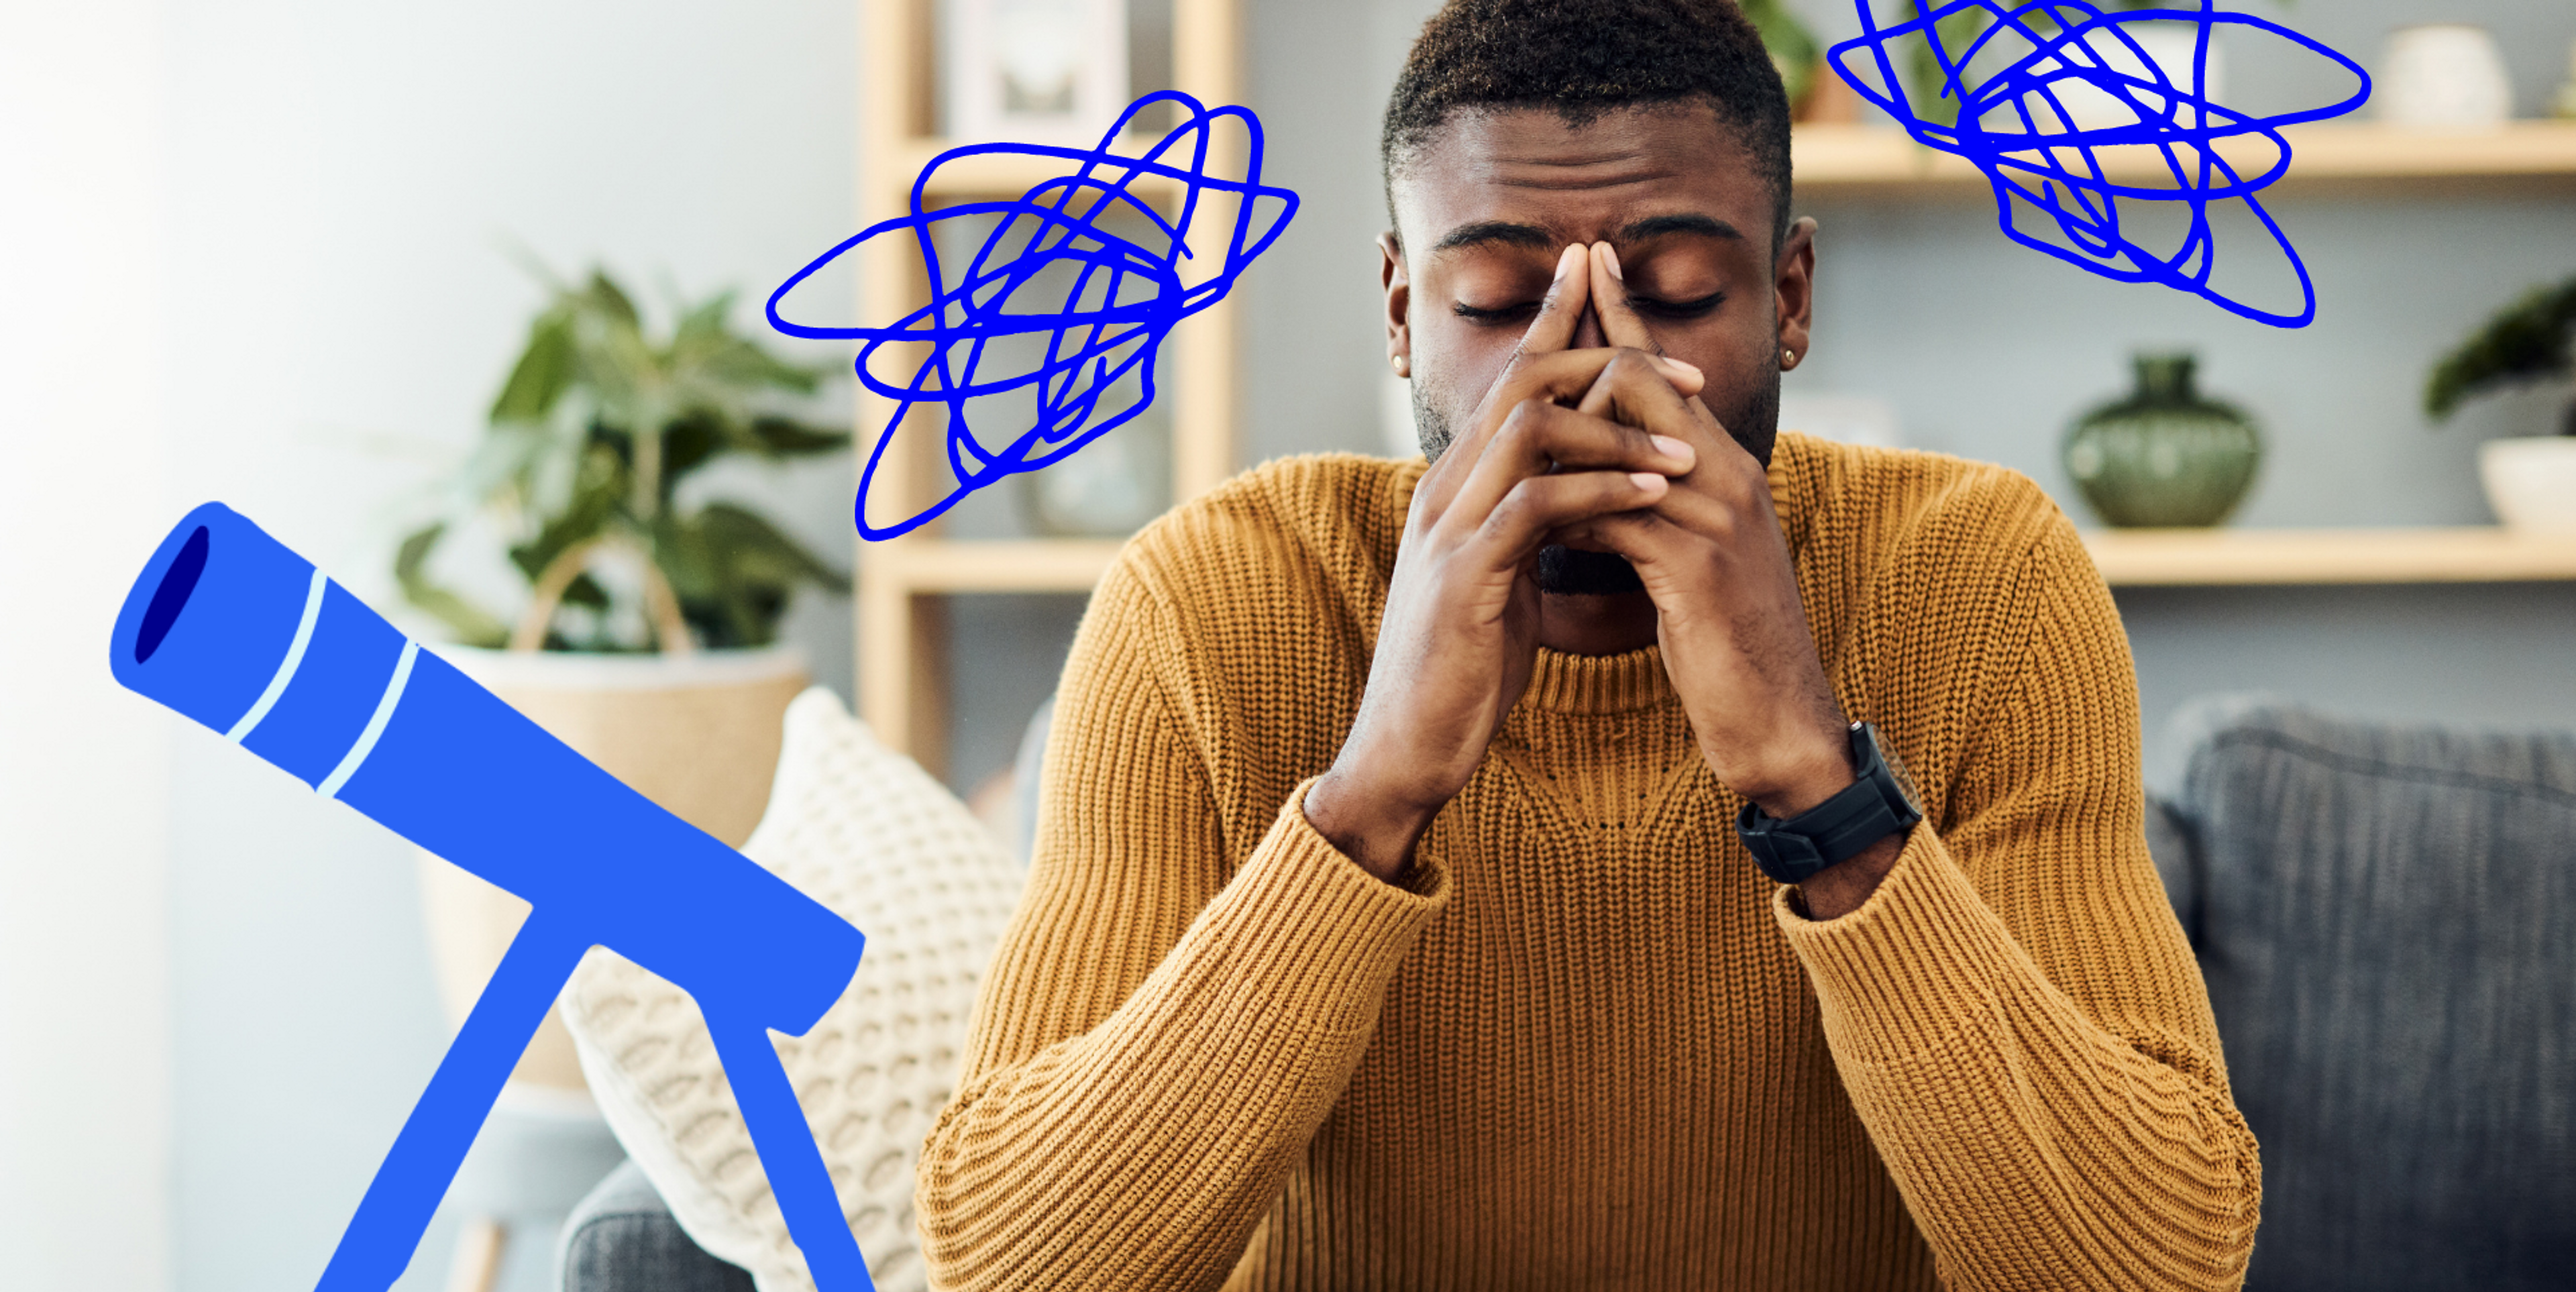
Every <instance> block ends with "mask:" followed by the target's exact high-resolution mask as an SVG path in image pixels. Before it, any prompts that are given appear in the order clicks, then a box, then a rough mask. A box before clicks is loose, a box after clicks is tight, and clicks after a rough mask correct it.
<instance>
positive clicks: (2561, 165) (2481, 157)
mask: <svg viewBox="0 0 2576 1292" xmlns="http://www.w3.org/2000/svg"><path fill="white" fill-rule="evenodd" d="M2282 135H2283V137H2284V138H2286V139H2287V140H2289V143H2290V152H2291V162H2290V173H2289V174H2288V175H2287V176H2285V177H2284V178H2283V181H2282V182H2283V183H2284V184H2290V185H2297V184H2301V183H2308V182H2328V183H2349V182H2353V181H2373V182H2385V183H2397V184H2405V183H2422V182H2426V181H2433V180H2445V179H2452V180H2465V179H2535V178H2538V179H2550V178H2557V179H2571V180H2576V122H2570V121H2513V122H2508V123H2506V124H2505V125H2503V126H2501V127H2498V128H2495V129H2492V130H2460V131H2437V130H2403V129H2397V128H2395V127H2390V126H2383V125H2375V124H2361V125H2341V124H2321V125H2312V126H2294V127H2291V128H2289V129H2287V130H2284V131H2283V132H2282ZM1790 146H1791V149H1792V155H1791V156H1792V163H1793V168H1794V171H1795V173H1796V175H1797V180H1798V188H1799V191H1800V192H1801V193H1804V194H1806V195H1807V196H1809V197H1816V196H1828V195H1831V194H1834V193H1837V192H1855V191H1861V192H1865V191H1869V190H1874V189H1900V190H1919V189H1923V188H1973V189H1978V190H1982V189H1984V188H1985V187H1986V186H1987V181H1986V178H1985V176H1983V175H1982V174H1980V173H1978V171H1977V169H1976V168H1975V167H1973V166H1970V165H1969V164H1968V163H1967V162H1965V161H1962V160H1960V159H1959V158H1956V157H1952V156H1950V155H1948V154H1946V153H1938V152H1934V151H1933V150H1931V149H1929V148H1925V147H1922V146H1921V145H1918V144H1916V143H1915V142H1914V141H1913V140H1911V139H1909V138H1907V137H1906V136H1905V135H1904V134H1903V133H1902V132H1900V131H1897V130H1894V129H1885V128H1877V127H1871V126H1800V127H1798V129H1797V131H1796V132H1795V133H1794V134H1793V135H1792V136H1791V144H1790ZM2220 151H2221V152H2222V153H2223V154H2224V155H2226V156H2227V157H2228V158H2229V159H2230V160H2231V161H2233V162H2235V163H2236V164H2238V165H2240V166H2247V167H2256V166H2263V165H2268V164H2269V162H2270V161H2271V144H2270V142H2269V141H2267V140H2263V139H2261V138H2247V139H2242V140H2236V141H2231V142H2229V143H2226V144H2223V145H2222V146H2221V149H2220ZM2163 167H2164V163H2163V161H2162V159H2161V157H2160V156H2159V155H2157V154H2156V153H2155V152H2154V151H2153V150H2150V149H2142V148H2129V149H2121V150H2117V152H2116V153H2115V154H2113V155H2111V156H2108V157H2106V159H2105V169H2106V171H2107V172H2108V173H2109V174H2110V175H2111V176H2112V178H2114V179H2129V180H2136V179H2142V178H2152V177H2155V176H2160V175H2162V174H2164V173H2165V171H2164V169H2163Z"/></svg>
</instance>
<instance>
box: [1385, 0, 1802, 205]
mask: <svg viewBox="0 0 2576 1292" xmlns="http://www.w3.org/2000/svg"><path fill="white" fill-rule="evenodd" d="M1690 100H1700V101H1704V102H1706V103H1708V104H1709V105H1710V106H1712V107H1714V108H1716V109H1717V113H1718V119H1719V120H1720V121H1723V122H1725V123H1726V124H1727V125H1729V126H1731V127H1733V129H1734V131H1735V133H1736V137H1737V138H1738V139H1739V140H1740V141H1741V142H1742V143H1743V144H1744V147H1745V151H1746V152H1748V153H1750V154H1752V157H1753V168H1754V171H1755V172H1756V173H1757V174H1759V175H1760V176H1761V177H1762V179H1763V181H1764V182H1765V183H1767V184H1769V185H1770V186H1771V196H1772V226H1773V227H1772V231H1771V237H1772V245H1773V246H1775V247H1776V246H1778V245H1779V241H1780V239H1781V238H1782V237H1784V236H1786V234H1787V233H1788V231H1789V96H1788V93H1787V91H1785V90H1783V89H1782V88H1781V85H1780V71H1779V69H1778V68H1776V67H1774V66H1773V65H1772V63H1771V56H1770V54H1769V52H1768V51H1766V50H1765V49H1764V48H1763V46H1762V37H1761V35H1760V33H1758V32H1756V31H1755V30H1754V29H1753V24H1752V22H1751V21H1749V20H1748V19H1746V18H1745V16H1744V14H1743V13H1742V12H1741V11H1740V10H1738V9H1737V8H1736V7H1735V5H1734V4H1733V3H1732V2H1731V0H1450V3H1449V4H1448V5H1447V6H1445V7H1443V8H1442V9H1441V10H1440V12H1439V13H1437V14H1435V15H1433V16H1432V18H1431V21H1430V22H1428V23H1426V24H1424V25H1423V28H1422V35H1421V37H1420V38H1418V39H1416V40H1415V41H1414V42H1413V52H1412V54H1410V55H1409V56H1407V57H1406V59H1405V61H1404V72H1403V74H1402V75H1400V76H1398V77H1396V79H1395V93H1394V94H1393V95H1392V96H1390V97H1389V98H1388V100H1387V105H1386V125H1385V128H1384V130H1383V131H1382V132H1381V133H1380V135H1379V137H1378V164H1379V168H1380V173H1381V178H1382V180H1383V182H1384V183H1385V185H1386V206H1387V219H1388V220H1389V221H1390V222H1392V221H1393V220H1394V219H1395V180H1396V177H1397V176H1398V175H1400V174H1402V173H1403V172H1404V170H1405V169H1406V168H1407V167H1408V166H1410V165H1411V164H1412V162H1413V160H1414V158H1415V157H1416V156H1417V155H1418V154H1419V153H1420V152H1421V151H1422V149H1423V147H1424V145H1426V144H1428V143H1430V142H1431V141H1432V140H1433V139H1435V138H1436V137H1437V136H1438V135H1439V132H1440V128H1441V127H1442V126H1443V125H1444V124H1446V123H1447V122H1448V121H1449V119H1450V117H1451V116H1452V115H1453V114H1455V113H1458V112H1460V111H1473V110H1477V109H1493V108H1504V109H1509V108H1551V109H1554V110H1555V112H1556V114H1557V115H1558V116H1559V117H1560V118H1562V119H1563V120H1564V122H1565V124H1566V125H1568V126H1570V127H1576V128H1580V127H1583V126H1587V125H1590V124H1592V122H1593V121H1594V120H1596V119H1598V118H1599V117H1600V116H1601V115H1602V114H1603V113H1605V112H1609V111H1613V110H1616V109H1620V108H1630V107H1645V106H1657V105H1665V104H1680V103H1684V102H1687V101H1690Z"/></svg>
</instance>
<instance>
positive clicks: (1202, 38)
mask: <svg viewBox="0 0 2576 1292" xmlns="http://www.w3.org/2000/svg"><path fill="white" fill-rule="evenodd" d="M861 22H862V26H863V29H864V35H865V42H866V43H865V58H864V60H863V64H862V69H861V71H862V77H863V89H862V94H861V100H862V101H861V121H860V139H861V144H862V156H861V166H860V189H859V195H858V196H859V203H858V205H859V216H860V222H861V225H862V226H865V225H868V224H873V223H875V222H877V221H879V220H883V219H887V218H890V217H893V216H897V215H900V214H902V213H903V212H904V211H905V210H906V208H907V206H908V204H909V202H910V199H911V191H912V186H913V183H914V180H915V178H916V177H917V176H918V175H919V174H920V173H921V171H922V169H923V167H924V166H926V165H927V164H928V163H929V162H930V161H931V159H932V158H934V157H936V156H938V155H939V153H940V152H942V151H943V150H945V149H946V148H947V147H949V146H950V143H951V141H949V140H945V139H940V138H936V137H934V136H933V135H932V134H931V123H932V121H933V120H934V115H935V114H934V113H933V111H932V101H933V99H932V95H933V86H932V84H931V77H930V75H929V72H928V69H930V68H932V67H934V66H936V65H937V60H936V51H935V50H934V49H933V48H932V42H931V34H930V33H931V24H930V15H929V0H861ZM1240 23H1241V17H1240V13H1239V10H1238V0H1174V5H1173V68H1172V71H1173V76H1172V84H1173V85H1174V86H1175V87H1177V88H1179V89H1182V90H1185V91H1187V92H1189V93H1191V94H1194V95H1196V96H1198V97H1199V99H1200V100H1201V101H1203V102H1206V103H1210V104H1227V103H1239V102H1242V96H1241V87H1242V76H1241V70H1240V69H1241V58H1242V35H1241V26H1240ZM1270 106H1271V107H1272V108H1273V110H1283V111H1284V110H1289V109H1291V108H1292V107H1293V105H1270ZM2288 135H2289V138H2290V140H2291V146H2292V150H2293V155H2294V158H2295V160H2294V162H2293V165H2292V169H2291V172H2290V174H2289V176H2288V177H2287V179H2286V180H2285V184H2286V185H2288V186H2292V187H2298V186H2326V185H2345V184H2351V185H2361V186H2365V187H2369V188H2373V189H2397V190H2403V189H2406V188H2410V187H2412V188H2419V189H2420V188H2426V187H2433V186H2444V185H2449V184H2453V183H2489V184H2491V183H2496V182H2506V183H2535V182H2536V183H2541V184H2548V185H2556V184H2561V183H2576V123H2563V122H2517V123H2514V124H2513V125H2512V126H2510V127H2508V128H2505V129H2502V130H2497V131H2490V132H2484V133H2430V132H2409V131H2400V130H2392V129H2388V128H2385V127H2381V126H2375V125H2366V124H2365V125H2341V124H2328V125H2317V126H2309V127H2303V128H2295V129H2293V130H2291V131H2290V132H2288ZM1150 143H1151V141H1150V140H1142V139H1140V140H1135V141H1133V144H1132V148H1131V151H1135V152H1141V151H1143V149H1144V148H1145V147H1147V146H1149V145H1150ZM1794 147H1795V149H1796V159H1795V165H1796V172H1797V176H1798V189H1799V196H1800V197H1801V198H1802V199H1815V198H1830V197H1835V196H1870V195H1895V196H1909V195H1923V196H1940V195H1948V196H1962V195H1970V194H1974V193H1978V192H1982V191H1983V189H1984V187H1985V180H1984V178H1983V177H1982V176H1980V175H1979V174H1978V173H1977V172H1976V171H1975V170H1974V169H1973V168H1971V167H1969V166H1968V165H1967V164H1966V163H1964V162H1961V161H1959V160H1957V159H1956V158H1951V157H1945V156H1942V155H1940V154H1937V153H1934V152H1932V151H1930V150H1928V149H1925V148H1923V147H1921V146H1919V145H1917V144H1915V143H1914V142H1913V141H1912V140H1910V139H1907V138H1906V137H1905V136H1904V135H1903V134H1901V133H1898V132H1895V131H1892V130H1886V129H1873V128H1869V127H1863V126H1802V127H1800V128H1799V129H1798V131H1797V134H1796V136H1795V142H1794ZM2138 160H2139V161H2141V162H2144V161H2151V160H2152V159H2138ZM1216 164H1217V168H1218V169H1219V170H1220V171H1223V170H1226V169H1228V168H1231V167H1236V166H1239V165H1240V160H1239V158H1235V157H1221V158H1219V159H1218V160H1217V163H1216ZM1064 169H1065V168H1063V167H1059V166H1055V165H1051V164H1049V163H1047V162H1045V161H1043V160H1039V161H1032V160H1030V159H1027V158H1010V157H978V158H972V159H967V160H965V161H961V162H957V163H952V164H950V165H948V166H946V167H943V168H942V169H941V170H940V172H939V173H938V175H937V176H936V178H935V181H934V183H932V184H931V185H930V186H929V187H928V188H927V190H926V193H927V195H928V196H929V197H931V198H933V199H936V200H940V201H959V200H970V199H975V198H989V197H996V196H1001V197H1009V196H1016V195H1018V194H1020V193H1022V192H1025V191H1026V190H1028V189H1029V188H1030V187H1032V186H1034V185H1036V184H1038V183H1040V182H1042V181H1044V180H1046V179H1049V178H1052V177H1054V176H1055V175H1058V174H1062V173H1064ZM2124 173H2137V174H2145V173H2148V172H2147V171H2146V170H2144V169H2142V168H2139V167H2131V168H2130V170H2128V171H2126V172H2124ZM1163 187H1164V189H1165V190H1167V191H1165V192H1158V191H1157V189H1156V187H1154V186H1147V187H1144V188H1143V189H1142V190H1141V191H1143V192H1144V193H1145V194H1146V195H1147V196H1148V197H1149V199H1160V198H1163V197H1166V196H1170V194H1169V193H1168V186H1163ZM1216 214H1218V215H1220V216H1222V215H1223V214H1225V208H1223V207H1222V206H1220V207H1219V209H1218V211H1217V212H1216ZM859 272H860V275H861V281H860V289H859V302H860V309H861V311H862V315H863V317H866V318H869V319H877V320H882V319H893V318H899V317H902V316H903V315H904V314H906V313H909V312H910V311H912V310H913V309H916V308H919V306H920V305H921V304H923V303H924V302H925V301H926V300H927V298H928V285H927V283H926V282H925V281H924V279H923V276H922V273H921V269H920V267H919V266H918V265H917V264H915V263H913V260H912V258H911V248H910V246H909V244H907V243H905V242H903V241H902V240H899V239H886V240H882V241H881V243H880V244H877V245H871V246H870V247H868V248H866V249H865V250H864V251H863V253H862V258H861V261H860V265H859ZM1168 349H1169V352H1170V355H1171V359H1170V362H1171V364H1172V368H1171V379H1170V382H1169V385H1168V387H1167V389H1166V391H1165V395H1164V398H1165V399H1166V400H1168V401H1169V406H1170V407H1171V409H1172V412H1173V423H1174V432H1173V473H1172V474H1173V483H1174V494H1175V501H1176V502H1177V501H1182V500H1186V499H1188V498H1190V497H1193V496H1195V495H1196V494H1198V493H1200V492H1201V491H1203V490H1205V489H1207V488H1209V487H1211V486H1213V485H1215V484H1216V483H1218V482H1219V481H1221V480H1223V479H1224V478H1225V477H1226V476H1227V475H1228V474H1230V473H1232V471H1233V470H1234V469H1235V465H1236V463H1235V448H1234V434H1235V425H1236V413H1237V409H1236V393H1237V390H1238V389H1239V382H1238V378H1237V363H1238V359H1237V353H1236V349H1237V324H1236V321H1235V315H1234V310H1233V307H1232V305H1231V304H1220V305H1218V306H1216V307H1215V308H1213V309H1210V310H1208V311H1206V312H1204V313H1202V314H1200V315H1198V316H1196V317H1194V318H1192V319H1191V320H1190V321H1189V322H1188V323H1186V324H1184V325H1183V326H1182V327H1181V328H1180V329H1179V330H1178V331H1177V332H1176V333H1175V334H1174V335H1173V337H1172V340H1171V342H1170V343H1169V346H1168ZM892 411H893V410H892V408H891V406H890V405H889V404H888V403H887V402H885V401H883V400H879V399H876V398H874V397H863V398H862V399H861V400H860V404H859V409H858V414H857V421H858V431H859V435H860V440H861V443H862V444H863V445H864V444H870V443H873V442H874V440H875V438H876V436H877V435H878V434H879V433H880V431H881V430H882V428H883V427H884V425H885V422H886V419H887V417H888V416H890V415H891V413H892ZM916 415H918V414H916ZM924 430H926V432H927V433H916V432H922V431H924ZM938 442H939V440H938V434H937V428H936V427H930V428H921V427H907V430H906V434H905V436H904V437H901V438H899V439H898V441H897V443H896V444H895V446H893V447H892V448H890V449H889V451H888V454H887V462H886V468H887V470H888V472H889V476H890V478H891V479H892V480H894V481H896V482H897V483H898V485H899V486H900V488H899V489H898V491H897V492H899V493H901V494H902V495H903V497H904V498H905V499H906V500H910V501H913V502H914V503H915V504H916V505H917V503H918V502H919V501H922V500H926V499H927V498H928V497H929V496H931V495H930V494H929V493H928V490H929V488H930V472H931V470H932V469H933V466H934V461H933V455H930V454H926V453H923V452H921V451H920V450H921V448H922V446H923V445H924V444H936V443H938ZM2088 541H2089V542H2090V543H2091V544H2092V545H2093V550H2094V558H2095V560H2096V562H2097V563H2099V564H2100V566H2101V567H2102V570H2103V573H2104V575H2105V576H2106V577H2108V578H2109V579H2110V581H2111V582H2112V583H2114V584H2119V585H2124V586H2144V585H2156V584H2164V585H2187V584H2263V583H2274V584H2286V583H2393V582H2420V581H2455V580H2507V579H2570V578H2576V542H2560V541H2557V540H2548V541H2543V540H2539V539H2533V538H2518V537H2514V536H2510V535H2506V534H2504V533H2502V532H2501V531H2495V530H2477V529H2468V530H2356V531H2260V530H2228V531H2217V532H2198V533H2190V534H2163V533H2135V532H2132V533H2105V534H2099V535H2095V536H2093V537H2092V538H2091V539H2090V540H2088ZM859 546H860V552H859V561H858V570H859V598H858V604H859V612H858V613H859V646H858V653H859V659H858V691H859V706H860V711H861V712H862V713H863V714H864V715H865V716H866V718H867V719H868V721H869V723H870V724H871V725H872V726H874V727H875V729H876V731H877V732H878V734H879V735H880V737H882V738H883V739H885V740H886V741H887V742H888V743H890V744H892V745H894V746H895V747H896V748H898V749H901V750H903V751H904V752H906V753H909V754H911V755H912V756H913V757H914V758H916V759H918V760H920V761H921V762H922V764H923V765H925V766H927V767H930V768H932V769H934V770H940V769H942V768H943V765H944V762H945V754H946V749H945V745H946V740H945V735H946V728H947V716H948V713H947V679H946V677H945V676H944V672H945V670H944V667H943V664H944V661H945V659H946V654H947V635H946V631H945V616H944V613H943V612H944V598H946V597H948V596H950V595H953V594H961V593H991V592H1063V593H1080V592H1085V591H1088V590H1089V589H1090V588H1091V587H1092V585H1093V584H1094V583H1095V582H1097V580H1098V579H1099V577H1100V574H1101V572H1102V571H1103V570H1105V569H1107V568H1108V565H1109V562H1110V560H1111V559H1112V558H1113V557H1114V556H1115V554H1116V552H1117V549H1118V544H1117V543H1116V542H1115V541H1103V540H1089V539H1085V540H1043V539H1042V540H1026V541H1013V542H997V541H975V540H970V541H958V540H950V539H946V538H943V537H941V536H940V534H939V530H938V527H937V525H936V524H935V523H934V524H933V525H929V526H925V527H923V528H922V529H921V530H918V531H916V532H915V533H913V534H911V535H907V536H906V537H904V538H901V539H897V540H893V541H889V542H884V543H866V542H862V543H861V544H860V545H859Z"/></svg>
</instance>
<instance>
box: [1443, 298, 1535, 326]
mask: <svg viewBox="0 0 2576 1292" xmlns="http://www.w3.org/2000/svg"><path fill="white" fill-rule="evenodd" d="M1449 309H1450V312H1451V313H1453V314H1456V315H1457V316H1458V317H1460V318H1462V319H1465V320H1467V321H1468V322H1470V323H1480V324H1494V323H1520V322H1526V321H1528V320H1529V319H1530V318H1532V317H1533V316H1535V315H1536V314H1537V313H1538V302H1537V301H1522V302H1520V303H1519V304H1516V305H1505V306H1503V307H1502V308H1500V309H1486V308H1484V307H1483V306H1479V305H1470V304H1468V303H1466V302H1465V301H1460V302H1458V303H1457V304H1455V305H1452V306H1450V307H1449Z"/></svg>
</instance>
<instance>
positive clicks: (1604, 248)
mask: <svg viewBox="0 0 2576 1292" xmlns="http://www.w3.org/2000/svg"><path fill="white" fill-rule="evenodd" d="M1601 264H1602V266H1603V267H1604V268H1606V269H1608V270H1609V271H1610V276H1611V277H1612V278H1616V279H1618V280H1619V281H1621V282H1626V281H1627V280H1628V276H1627V275H1626V274H1623V273H1620V272H1619V249H1618V248H1617V247H1614V246H1611V245H1610V244H1609V243H1606V242H1605V243H1602V244H1601Z"/></svg>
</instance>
